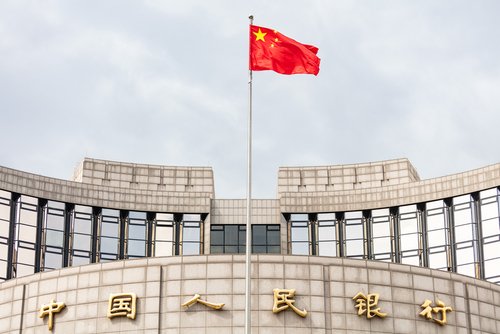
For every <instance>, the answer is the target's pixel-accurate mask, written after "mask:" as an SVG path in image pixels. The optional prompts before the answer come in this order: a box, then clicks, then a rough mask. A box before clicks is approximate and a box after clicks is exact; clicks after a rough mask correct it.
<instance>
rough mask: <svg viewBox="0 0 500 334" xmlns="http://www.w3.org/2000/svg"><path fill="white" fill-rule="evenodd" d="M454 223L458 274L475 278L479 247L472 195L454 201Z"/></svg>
mask: <svg viewBox="0 0 500 334" xmlns="http://www.w3.org/2000/svg"><path fill="white" fill-rule="evenodd" d="M452 211H453V223H454V232H455V233H454V236H455V245H454V247H455V251H456V265H457V272H458V273H460V274H464V275H468V276H472V277H475V271H476V268H475V259H476V258H477V257H476V256H477V255H476V246H475V245H477V238H476V236H477V233H476V229H475V227H476V222H475V218H474V217H475V213H474V202H473V201H472V198H471V196H470V195H464V196H460V197H456V198H454V199H453V210H452Z"/></svg>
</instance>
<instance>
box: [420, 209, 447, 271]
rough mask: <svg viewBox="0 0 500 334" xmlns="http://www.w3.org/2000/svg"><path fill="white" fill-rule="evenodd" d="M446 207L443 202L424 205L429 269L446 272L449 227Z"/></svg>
mask: <svg viewBox="0 0 500 334" xmlns="http://www.w3.org/2000/svg"><path fill="white" fill-rule="evenodd" d="M447 209H448V207H447V205H446V204H445V203H444V201H434V202H429V203H427V204H426V222H427V244H428V253H429V267H430V268H434V269H444V270H448V268H449V267H450V265H449V263H448V252H449V244H450V242H449V238H448V233H449V227H448V216H447V212H448V211H447Z"/></svg>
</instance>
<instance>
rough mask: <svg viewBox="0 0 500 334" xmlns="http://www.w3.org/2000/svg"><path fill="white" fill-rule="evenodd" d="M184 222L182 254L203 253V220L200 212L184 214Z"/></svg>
mask: <svg viewBox="0 0 500 334" xmlns="http://www.w3.org/2000/svg"><path fill="white" fill-rule="evenodd" d="M181 224H182V242H181V247H182V255H197V254H201V246H202V241H201V231H202V228H201V226H202V221H201V215H199V214H194V215H193V214H184V215H183V221H182V222H181Z"/></svg>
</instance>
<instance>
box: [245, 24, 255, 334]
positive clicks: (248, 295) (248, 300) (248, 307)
mask: <svg viewBox="0 0 500 334" xmlns="http://www.w3.org/2000/svg"><path fill="white" fill-rule="evenodd" d="M248 18H249V19H250V25H252V24H253V15H250V16H249V17H248ZM249 29H250V27H249ZM248 38H249V44H248V56H249V57H250V52H251V50H250V37H248ZM247 141H248V142H247V143H248V147H247V154H248V155H247V162H248V165H247V212H246V216H247V221H246V248H245V255H246V256H245V268H246V269H245V334H251V333H252V284H251V281H250V276H251V270H252V263H251V262H252V261H251V259H252V257H251V255H252V238H251V235H252V224H251V222H250V213H251V209H252V70H251V69H250V63H249V68H248V138H247Z"/></svg>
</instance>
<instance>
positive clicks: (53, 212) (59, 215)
mask: <svg viewBox="0 0 500 334" xmlns="http://www.w3.org/2000/svg"><path fill="white" fill-rule="evenodd" d="M65 217H66V215H65V204H64V203H60V202H54V201H47V202H46V204H45V205H44V206H43V222H42V226H43V237H42V261H41V263H42V267H41V270H42V271H46V270H50V269H59V268H62V267H63V250H64V225H65Z"/></svg>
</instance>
